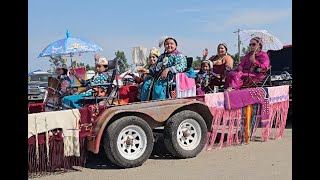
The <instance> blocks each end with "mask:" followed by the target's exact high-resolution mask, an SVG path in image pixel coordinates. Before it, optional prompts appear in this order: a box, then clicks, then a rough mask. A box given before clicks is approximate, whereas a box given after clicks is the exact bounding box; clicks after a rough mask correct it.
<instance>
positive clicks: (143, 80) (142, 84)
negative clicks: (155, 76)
mask: <svg viewBox="0 0 320 180" xmlns="http://www.w3.org/2000/svg"><path fill="white" fill-rule="evenodd" d="M159 56H160V51H159V50H158V49H156V48H155V47H153V48H152V49H151V50H150V54H149V62H148V65H147V66H148V67H147V68H148V69H150V68H152V67H154V66H155V64H156V62H157V60H158V57H159ZM141 69H142V72H143V69H144V68H142V67H138V68H137V70H138V71H140V70H141ZM129 75H130V76H132V77H133V78H134V80H135V82H136V83H137V84H138V91H139V93H138V99H140V100H141V101H146V100H147V99H148V92H145V91H146V90H149V87H150V84H151V80H152V76H150V75H148V74H145V73H142V74H141V76H140V77H138V76H135V75H134V74H133V73H129Z"/></svg>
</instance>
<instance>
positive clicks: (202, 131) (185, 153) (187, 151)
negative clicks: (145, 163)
mask: <svg viewBox="0 0 320 180" xmlns="http://www.w3.org/2000/svg"><path fill="white" fill-rule="evenodd" d="M182 124H184V125H186V127H187V126H188V130H190V129H191V130H195V131H196V132H195V131H193V132H191V133H190V131H185V132H186V136H187V137H188V138H189V137H190V136H191V137H190V138H193V140H194V141H192V140H188V142H184V143H185V144H184V143H183V142H182V141H183V139H184V137H181V138H180V139H179V140H178V134H179V135H183V134H184V133H182V130H181V131H180V130H179V133H178V128H179V126H180V125H182ZM192 124H193V125H192ZM196 126H197V128H195V127H196ZM197 131H199V132H197ZM187 133H188V134H189V135H187ZM192 136H193V137H192ZM206 137H207V125H206V123H205V121H204V119H203V118H202V117H201V116H200V115H199V114H198V113H196V112H194V111H190V110H184V111H181V112H179V113H177V114H175V115H173V116H172V117H170V118H169V119H168V120H167V122H166V125H165V128H164V144H165V146H166V148H167V150H168V151H169V152H170V153H171V154H173V155H175V156H177V157H179V158H192V157H196V156H197V155H198V154H199V153H200V152H201V151H202V149H203V148H204V146H205V143H206ZM198 138H200V140H199V139H198ZM190 141H191V144H188V143H190Z"/></svg>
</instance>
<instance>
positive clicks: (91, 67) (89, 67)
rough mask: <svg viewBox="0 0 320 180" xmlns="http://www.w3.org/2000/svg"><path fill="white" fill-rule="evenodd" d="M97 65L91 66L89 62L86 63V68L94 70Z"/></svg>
mask: <svg viewBox="0 0 320 180" xmlns="http://www.w3.org/2000/svg"><path fill="white" fill-rule="evenodd" d="M94 69H95V67H94V66H90V65H89V64H87V65H86V70H87V71H89V70H94Z"/></svg>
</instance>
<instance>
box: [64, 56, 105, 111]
mask: <svg viewBox="0 0 320 180" xmlns="http://www.w3.org/2000/svg"><path fill="white" fill-rule="evenodd" d="M107 70H108V61H107V59H106V58H104V57H100V58H99V59H98V61H96V71H97V74H96V75H95V76H94V77H93V78H92V79H90V80H89V79H88V80H84V79H81V78H80V77H79V76H78V75H77V74H74V76H75V77H76V78H77V79H78V80H79V81H80V83H81V84H83V85H85V86H86V89H87V90H86V91H85V92H83V93H79V94H75V95H70V96H65V97H64V98H63V99H62V105H63V108H64V109H70V108H71V109H72V108H81V107H82V102H81V101H82V99H83V98H84V97H90V96H93V92H94V91H93V87H92V86H91V84H103V83H109V76H108V74H107V73H106V71H107ZM73 73H74V72H73ZM100 87H101V88H102V89H104V90H105V89H106V88H107V86H100Z"/></svg>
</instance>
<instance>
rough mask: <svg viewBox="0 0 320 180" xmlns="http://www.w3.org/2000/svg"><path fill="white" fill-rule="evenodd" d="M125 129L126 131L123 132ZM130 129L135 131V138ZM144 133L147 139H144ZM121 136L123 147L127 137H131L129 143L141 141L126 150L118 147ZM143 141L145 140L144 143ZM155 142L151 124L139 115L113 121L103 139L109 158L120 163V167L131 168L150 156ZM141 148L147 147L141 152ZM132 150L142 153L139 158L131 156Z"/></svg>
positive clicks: (117, 163)
mask: <svg viewBox="0 0 320 180" xmlns="http://www.w3.org/2000/svg"><path fill="white" fill-rule="evenodd" d="M123 130H124V132H122V131H123ZM130 131H131V132H133V131H135V133H134V134H135V135H136V137H135V138H134V137H133V136H134V135H132V134H133V133H131V135H132V136H130ZM139 131H140V132H139ZM126 132H129V133H128V134H129V136H128V134H126ZM144 133H145V134H144ZM144 135H145V138H146V139H143V138H144V137H143V136H144ZM119 136H122V137H123V141H124V142H123V143H122V144H120V146H121V147H125V145H126V144H124V143H125V138H127V139H128V138H130V139H129V140H128V143H130V142H131V140H132V143H134V142H139V143H137V144H131V145H128V146H129V147H130V148H131V149H130V150H128V149H127V148H125V150H121V149H119V148H118V144H117V143H118V142H117V141H118V138H121V137H119ZM124 136H126V137H124ZM134 140H137V141H134ZM142 141H144V143H143V142H142ZM121 142H122V141H121ZM153 144H154V141H153V133H152V129H151V128H150V126H149V125H148V123H147V122H146V121H144V120H143V119H141V118H140V117H137V116H125V117H122V118H120V119H118V120H116V121H114V122H113V123H111V124H110V125H109V126H108V128H107V129H106V130H105V134H104V139H103V147H104V151H105V153H106V155H107V157H108V159H109V160H110V161H111V162H112V163H114V164H115V165H118V166H119V167H122V168H131V167H137V166H141V165H142V164H143V163H144V162H145V161H146V160H147V159H148V158H149V157H150V155H151V152H152V150H153ZM136 145H138V146H136ZM121 147H120V148H121ZM134 148H137V149H136V150H133V149H134ZM141 148H142V149H143V148H145V150H144V151H143V150H142V151H143V152H141V151H140V149H141ZM131 150H133V153H136V152H137V153H139V152H140V153H142V154H138V155H137V158H135V157H134V156H133V157H129V154H130V153H129V151H130V152H132V151H131ZM123 153H124V155H123ZM125 156H127V157H125ZM132 158H133V159H132Z"/></svg>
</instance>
